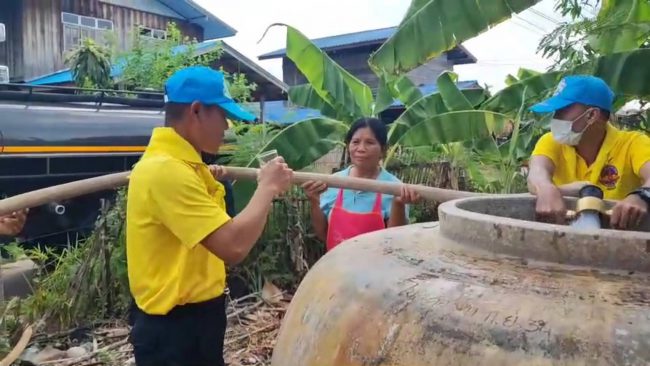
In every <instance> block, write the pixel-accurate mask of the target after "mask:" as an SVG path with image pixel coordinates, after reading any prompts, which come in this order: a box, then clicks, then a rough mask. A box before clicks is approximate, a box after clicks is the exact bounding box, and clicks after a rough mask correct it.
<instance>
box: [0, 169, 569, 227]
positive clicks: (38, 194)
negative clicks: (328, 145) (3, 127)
mask: <svg viewBox="0 0 650 366" xmlns="http://www.w3.org/2000/svg"><path fill="white" fill-rule="evenodd" d="M225 168H226V174H225V178H228V179H232V180H256V179H257V173H258V169H255V168H240V167H230V166H226V167H225ZM129 174H130V172H128V171H127V172H121V173H114V174H108V175H103V176H99V177H94V178H88V179H82V180H78V181H74V182H70V183H65V184H61V185H57V186H52V187H47V188H43V189H39V190H35V191H32V192H27V193H23V194H19V195H16V196H12V197H9V198H5V199H3V200H0V215H6V214H10V213H12V212H15V211H18V210H22V209H25V208H33V207H38V206H41V205H44V204H46V203H50V202H56V201H63V200H68V199H71V198H75V197H78V196H82V195H85V194H90V193H93V192H98V191H103V190H108V189H115V188H117V187H120V186H124V185H126V184H127V183H128V177H129ZM309 180H317V181H321V182H324V183H326V184H327V185H328V186H329V187H332V188H343V189H353V190H358V191H367V192H377V193H383V194H388V195H393V196H399V195H400V189H401V184H400V183H393V182H382V181H378V180H374V179H364V178H353V177H342V176H335V175H328V174H320V173H305V172H295V173H294V179H293V184H302V183H305V182H307V181H309ZM409 186H410V187H412V188H413V189H414V190H415V191H417V192H418V193H419V194H420V196H422V198H423V199H424V200H427V201H434V202H439V203H442V202H446V201H451V200H455V199H460V198H468V197H480V196H486V195H487V194H484V193H474V192H466V191H456V190H451V189H443V188H434V187H427V186H424V185H419V184H409ZM580 187H581V183H575V184H568V185H566V186H562V187H559V188H560V191H561V192H562V194H563V195H564V196H565V197H576V196H577V194H578V190H579V188H580ZM501 196H503V195H501Z"/></svg>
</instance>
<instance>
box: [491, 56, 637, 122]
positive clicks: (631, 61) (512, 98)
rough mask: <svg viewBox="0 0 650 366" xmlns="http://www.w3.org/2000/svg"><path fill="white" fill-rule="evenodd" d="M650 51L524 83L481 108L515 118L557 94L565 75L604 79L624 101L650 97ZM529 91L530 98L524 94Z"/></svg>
mask: <svg viewBox="0 0 650 366" xmlns="http://www.w3.org/2000/svg"><path fill="white" fill-rule="evenodd" d="M647 65H650V49H638V50H634V51H630V52H619V53H614V54H611V55H606V56H602V57H599V58H597V59H596V60H594V61H590V62H587V63H585V64H582V65H580V66H578V67H576V68H575V69H573V70H571V71H569V72H562V71H554V72H549V73H545V74H539V75H537V76H533V77H529V78H527V79H524V80H520V81H519V82H518V83H515V84H512V85H510V86H508V87H506V88H504V89H503V90H501V91H500V92H499V93H497V94H495V95H494V96H493V97H492V98H490V99H488V100H487V101H486V102H485V103H483V104H482V105H481V106H480V108H481V109H485V110H490V111H494V112H499V113H504V114H510V115H514V114H515V113H516V112H517V111H518V110H519V108H520V106H521V105H522V103H524V102H525V103H526V106H527V107H530V106H531V105H533V104H534V103H536V102H538V101H539V100H541V99H543V98H545V97H547V96H548V95H549V94H550V93H551V92H552V91H553V90H555V88H556V86H557V84H558V83H559V82H560V79H561V78H562V77H563V76H565V75H577V74H590V75H595V76H598V77H600V78H602V79H603V80H604V81H605V82H606V83H607V84H608V85H609V86H610V87H611V88H612V90H613V91H614V92H615V93H616V94H617V95H618V96H619V99H621V98H624V97H626V96H627V97H647V96H650V83H649V82H648V80H650V68H649V67H648V66H647ZM524 89H526V94H525V95H524V94H523V91H524Z"/></svg>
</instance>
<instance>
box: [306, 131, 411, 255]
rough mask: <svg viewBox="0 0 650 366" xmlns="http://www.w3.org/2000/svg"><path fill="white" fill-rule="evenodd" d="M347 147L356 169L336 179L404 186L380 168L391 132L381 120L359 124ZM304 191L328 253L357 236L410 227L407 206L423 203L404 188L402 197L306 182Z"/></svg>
mask: <svg viewBox="0 0 650 366" xmlns="http://www.w3.org/2000/svg"><path fill="white" fill-rule="evenodd" d="M345 143H346V145H347V147H348V152H349V154H350V160H351V162H352V165H350V166H349V167H347V168H346V169H344V170H342V171H340V172H337V173H335V174H334V175H339V176H350V177H355V178H366V179H377V180H381V181H387V182H396V183H401V182H400V180H399V179H398V178H397V177H395V176H394V175H392V174H391V173H389V172H388V171H386V170H385V169H384V168H382V166H381V164H380V162H381V160H382V159H383V158H384V156H385V154H386V150H387V131H386V126H385V125H384V123H383V122H382V121H381V120H379V119H376V118H362V119H360V120H357V121H356V122H355V123H354V124H353V125H352V127H351V128H350V130H349V131H348V134H347V136H346V139H345ZM303 189H304V190H305V193H306V194H307V197H308V198H309V201H310V203H311V221H312V225H313V227H314V230H315V232H316V235H317V236H318V237H319V238H320V239H321V240H323V241H325V242H326V246H327V250H328V251H329V250H331V249H332V248H334V247H335V246H337V245H338V244H339V243H340V242H342V241H344V240H347V239H350V238H353V237H355V236H357V235H360V234H363V233H367V232H371V231H375V230H381V229H384V228H386V227H393V226H401V225H405V224H407V223H408V207H407V205H408V204H410V203H413V202H416V201H417V200H419V196H418V194H417V193H416V192H415V191H414V190H413V189H412V188H410V187H409V186H407V185H402V191H401V195H400V196H399V197H393V196H390V195H382V194H381V193H374V192H360V191H351V190H344V189H335V188H329V189H328V188H327V186H326V185H325V183H322V182H316V181H310V182H306V183H305V184H303Z"/></svg>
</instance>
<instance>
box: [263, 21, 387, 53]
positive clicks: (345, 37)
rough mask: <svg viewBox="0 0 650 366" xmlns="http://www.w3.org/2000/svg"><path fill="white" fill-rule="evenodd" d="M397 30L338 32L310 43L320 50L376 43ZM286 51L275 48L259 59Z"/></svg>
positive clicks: (285, 50)
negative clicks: (338, 33)
mask: <svg viewBox="0 0 650 366" xmlns="http://www.w3.org/2000/svg"><path fill="white" fill-rule="evenodd" d="M396 30H397V27H389V28H381V29H373V30H367V31H362V32H355V33H347V34H340V35H336V36H330V37H323V38H316V39H312V40H311V41H312V43H314V44H315V45H316V46H318V48H320V49H321V50H324V51H327V50H329V49H333V48H339V47H343V46H351V45H357V44H364V43H370V42H377V43H382V42H383V41H385V40H386V39H388V38H389V37H390V36H392V35H393V34H394V33H395V31H396ZM286 53H287V49H286V48H283V49H280V50H276V51H273V52H269V53H265V54H263V55H261V56H259V59H260V60H265V59H271V58H276V57H282V56H284V55H285V54H286Z"/></svg>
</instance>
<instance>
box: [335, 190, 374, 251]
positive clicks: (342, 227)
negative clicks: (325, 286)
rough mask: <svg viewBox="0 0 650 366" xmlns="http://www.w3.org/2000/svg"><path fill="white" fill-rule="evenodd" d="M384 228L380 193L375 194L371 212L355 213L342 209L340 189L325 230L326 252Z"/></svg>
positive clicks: (341, 191) (341, 192)
mask: <svg viewBox="0 0 650 366" xmlns="http://www.w3.org/2000/svg"><path fill="white" fill-rule="evenodd" d="M385 228H386V224H385V223H384V215H383V214H382V211H381V193H377V199H376V200H375V205H374V207H373V208H372V211H371V212H368V213H357V212H351V211H347V210H345V209H343V189H340V190H339V193H338V195H337V196H336V202H335V203H334V207H332V213H331V214H330V219H329V225H328V228H327V242H326V247H327V251H330V250H332V248H334V247H335V246H337V245H339V243H341V242H342V241H345V240H347V239H351V238H353V237H355V236H357V235H360V234H365V233H369V232H372V231H377V230H382V229H385Z"/></svg>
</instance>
